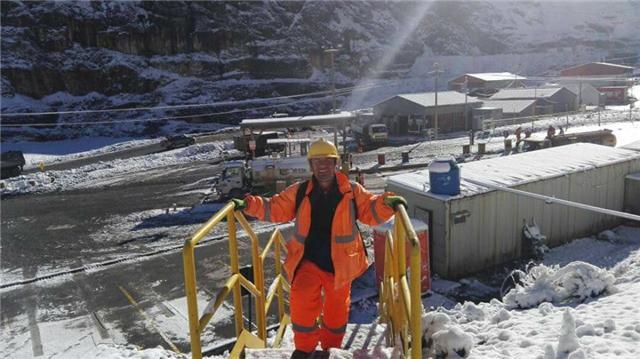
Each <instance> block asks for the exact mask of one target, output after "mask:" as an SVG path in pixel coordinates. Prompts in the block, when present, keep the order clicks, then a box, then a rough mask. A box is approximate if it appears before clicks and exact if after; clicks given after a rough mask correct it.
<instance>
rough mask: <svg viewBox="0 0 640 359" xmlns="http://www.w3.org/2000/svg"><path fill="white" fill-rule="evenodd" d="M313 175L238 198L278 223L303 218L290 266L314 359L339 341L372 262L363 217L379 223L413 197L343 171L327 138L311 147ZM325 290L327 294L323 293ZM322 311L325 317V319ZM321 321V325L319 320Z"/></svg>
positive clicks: (298, 329) (305, 344) (291, 245)
mask: <svg viewBox="0 0 640 359" xmlns="http://www.w3.org/2000/svg"><path fill="white" fill-rule="evenodd" d="M307 158H308V160H309V166H310V167H311V171H312V173H313V176H312V178H311V179H310V180H308V181H304V182H299V183H295V184H293V185H291V186H289V187H288V188H286V189H285V190H284V191H283V192H281V193H279V194H276V195H274V196H273V197H271V198H263V197H260V196H251V195H249V196H246V197H245V198H244V200H241V199H233V201H234V203H235V208H236V210H244V212H245V213H246V214H248V215H250V216H253V217H257V218H258V219H260V220H264V221H271V222H288V221H290V220H292V219H294V218H295V226H294V229H293V235H292V236H291V238H289V239H288V241H287V252H288V253H287V257H286V259H285V262H284V269H285V272H286V273H287V276H288V278H289V282H290V283H291V293H290V311H291V313H290V314H291V322H292V327H293V333H294V343H295V347H296V350H295V351H294V353H293V355H292V358H306V357H308V356H310V355H311V353H312V352H313V351H314V350H315V349H316V346H317V345H318V343H320V345H321V347H322V349H323V350H329V348H339V347H340V346H341V344H342V339H343V337H344V335H345V329H346V326H347V321H348V319H349V306H350V294H351V282H352V281H353V280H354V279H356V278H357V277H358V276H360V275H361V274H362V273H364V271H365V270H366V269H367V267H368V263H367V256H366V252H365V247H364V243H363V241H362V238H361V237H360V231H359V230H358V227H357V224H356V217H357V219H358V220H360V221H361V222H363V223H366V224H368V225H372V226H373V225H378V224H380V223H382V222H385V221H387V220H388V219H389V218H391V217H392V216H393V213H394V208H395V207H396V206H398V205H400V204H404V205H405V206H406V201H405V200H404V198H402V197H400V196H395V195H394V194H393V193H390V192H386V193H384V194H382V195H374V194H372V193H370V192H369V191H367V190H366V189H365V188H364V187H362V186H361V185H360V184H358V183H355V182H351V181H349V178H348V177H347V176H346V175H344V174H342V173H340V172H337V171H336V166H337V160H338V158H339V156H338V151H337V149H336V147H335V146H334V145H333V144H332V143H330V142H327V141H325V140H324V139H320V140H318V141H316V142H314V143H313V144H312V145H311V147H310V148H309V152H308V154H307ZM322 292H324V296H323V295H322ZM320 318H321V320H320V322H319V319H320ZM318 325H319V326H318Z"/></svg>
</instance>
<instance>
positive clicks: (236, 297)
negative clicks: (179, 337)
mask: <svg viewBox="0 0 640 359" xmlns="http://www.w3.org/2000/svg"><path fill="white" fill-rule="evenodd" d="M224 219H226V222H227V233H228V236H229V237H228V238H229V261H230V268H231V275H230V276H229V278H228V279H227V281H226V282H225V284H224V286H223V287H222V288H221V289H220V290H219V291H218V293H217V295H216V296H215V298H214V299H212V300H210V301H209V302H208V303H207V306H206V307H205V310H204V312H203V314H202V317H200V316H199V312H198V302H197V282H196V265H195V247H196V246H197V244H198V242H199V241H200V240H202V239H203V238H204V237H205V236H207V235H208V234H209V233H210V232H211V230H212V229H213V228H214V227H215V226H216V225H217V224H219V223H220V222H222V221H223V220H224ZM236 222H238V223H240V227H241V228H242V229H244V231H245V232H246V233H247V235H248V237H249V239H250V242H251V259H252V264H253V278H254V282H253V283H252V282H251V281H250V280H248V279H247V278H245V277H244V276H243V275H242V274H241V273H240V261H239V255H238V234H237V229H238V228H237V225H236ZM259 247H260V246H259V241H258V237H257V236H256V234H255V232H254V231H253V230H252V229H251V226H250V224H249V222H248V221H247V219H246V218H245V217H244V215H243V214H242V213H241V212H239V211H235V206H234V204H233V202H229V203H228V204H226V205H225V206H224V207H222V209H220V210H219V211H218V212H217V213H216V214H214V215H213V216H212V217H211V218H210V219H209V220H208V221H207V222H206V223H205V224H204V225H203V226H202V227H200V228H199V229H198V230H197V231H196V233H195V234H194V235H193V236H192V237H191V238H189V239H187V240H186V241H185V244H184V248H183V252H182V257H183V265H184V282H185V293H186V297H187V307H188V313H189V314H188V319H189V336H190V339H191V355H192V357H193V358H195V359H201V358H202V343H201V337H200V336H201V334H202V331H203V329H204V328H205V326H206V325H207V324H208V323H209V321H210V320H211V318H212V317H213V315H214V314H215V313H216V311H217V310H218V309H219V308H220V306H221V305H222V303H223V302H224V301H225V299H226V298H227V297H228V296H229V294H233V305H234V307H235V311H234V312H235V313H234V322H235V332H236V338H237V341H236V345H235V346H234V348H233V351H232V355H233V353H240V352H242V350H244V347H245V346H251V347H264V346H265V345H266V339H267V328H266V324H267V320H266V313H267V311H268V309H269V307H270V305H271V303H272V302H273V299H274V298H276V297H277V298H278V318H279V320H280V328H279V330H278V335H280V336H281V335H284V328H283V325H286V323H288V322H289V318H288V316H287V315H286V313H285V309H284V306H285V299H284V290H288V288H289V287H288V286H287V285H286V281H285V280H284V276H283V272H282V263H281V253H280V251H281V250H284V251H285V252H286V246H285V244H284V239H283V238H282V234H281V233H280V231H279V230H277V229H276V230H275V231H274V233H273V234H272V235H271V237H270V239H269V242H268V243H267V246H266V248H265V249H264V250H262V251H260V248H259ZM271 248H273V250H274V257H275V274H276V275H275V279H274V283H273V284H272V285H271V287H270V293H269V294H268V295H267V294H266V293H265V284H264V260H265V258H266V257H267V255H268V253H269V251H270V249H271ZM241 287H243V288H245V289H247V290H248V291H249V293H250V295H253V296H254V297H255V298H256V301H255V308H256V322H257V323H256V327H257V335H255V334H253V333H252V332H251V328H249V329H247V328H245V327H244V316H243V309H242V296H241V294H242V293H241ZM281 340H282V338H281V337H278V338H276V341H275V342H276V343H280V342H281Z"/></svg>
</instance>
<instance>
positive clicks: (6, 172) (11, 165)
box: [0, 151, 26, 179]
mask: <svg viewBox="0 0 640 359" xmlns="http://www.w3.org/2000/svg"><path fill="white" fill-rule="evenodd" d="M0 162H1V170H2V171H1V174H0V177H2V178H3V179H4V178H9V177H16V176H19V175H20V173H22V169H23V167H24V165H25V163H26V162H25V160H24V155H23V154H22V151H7V152H3V153H2V155H1V159H0Z"/></svg>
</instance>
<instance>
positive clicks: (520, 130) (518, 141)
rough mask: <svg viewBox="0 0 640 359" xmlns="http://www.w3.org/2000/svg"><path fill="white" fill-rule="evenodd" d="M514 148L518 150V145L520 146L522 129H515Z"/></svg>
mask: <svg viewBox="0 0 640 359" xmlns="http://www.w3.org/2000/svg"><path fill="white" fill-rule="evenodd" d="M515 135H516V148H518V145H520V141H522V139H521V137H522V127H521V126H518V128H516V132H515Z"/></svg>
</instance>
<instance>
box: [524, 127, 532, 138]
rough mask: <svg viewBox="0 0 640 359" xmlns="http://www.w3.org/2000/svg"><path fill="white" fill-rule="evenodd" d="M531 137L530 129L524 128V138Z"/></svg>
mask: <svg viewBox="0 0 640 359" xmlns="http://www.w3.org/2000/svg"><path fill="white" fill-rule="evenodd" d="M529 137H531V130H530V129H528V128H527V129H526V130H524V138H529Z"/></svg>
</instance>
